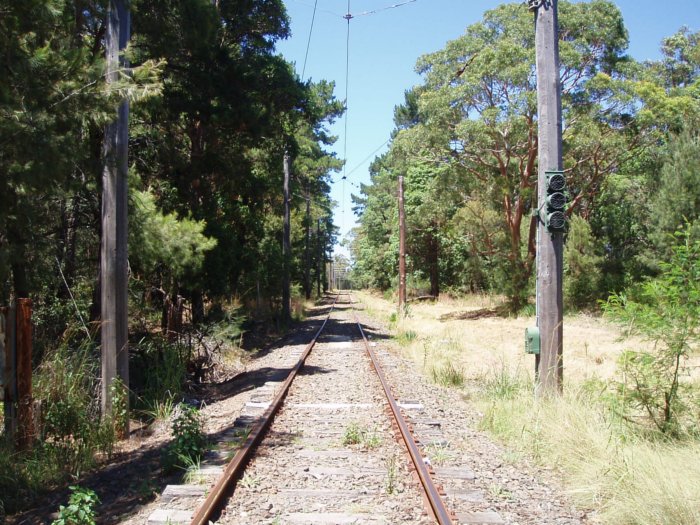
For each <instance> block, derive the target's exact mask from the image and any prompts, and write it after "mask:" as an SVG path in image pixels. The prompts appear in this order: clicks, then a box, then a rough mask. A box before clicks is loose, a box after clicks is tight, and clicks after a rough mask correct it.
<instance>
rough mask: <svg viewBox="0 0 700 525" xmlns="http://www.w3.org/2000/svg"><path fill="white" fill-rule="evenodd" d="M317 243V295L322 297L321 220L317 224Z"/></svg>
mask: <svg viewBox="0 0 700 525" xmlns="http://www.w3.org/2000/svg"><path fill="white" fill-rule="evenodd" d="M316 242H317V243H318V258H317V259H316V295H317V296H318V297H321V265H322V264H323V242H322V241H321V218H320V217H319V219H318V220H317V222H316Z"/></svg>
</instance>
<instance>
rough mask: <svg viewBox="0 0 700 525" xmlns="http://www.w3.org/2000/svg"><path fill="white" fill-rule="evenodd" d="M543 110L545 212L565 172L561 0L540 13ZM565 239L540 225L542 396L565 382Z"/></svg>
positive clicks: (541, 196) (540, 189)
mask: <svg viewBox="0 0 700 525" xmlns="http://www.w3.org/2000/svg"><path fill="white" fill-rule="evenodd" d="M535 9H536V11H535V46H536V65H537V110H538V119H537V121H538V126H539V130H538V132H539V137H538V138H539V151H538V156H539V171H538V181H537V194H538V201H539V203H540V204H539V206H538V207H539V208H540V209H542V208H543V206H542V204H543V203H544V202H545V198H546V195H547V181H546V172H547V171H554V170H561V169H562V139H561V135H562V123H561V84H560V79H559V39H558V35H559V29H558V19H557V0H544V1H542V2H540V3H539V7H535ZM563 266H564V265H563V234H562V233H560V232H555V233H552V232H550V231H548V229H547V228H546V227H545V225H544V224H543V221H541V220H540V221H539V225H538V229H537V298H536V301H537V325H538V327H539V330H540V342H541V347H540V354H539V355H538V356H537V357H536V364H535V366H536V375H537V393H538V395H556V394H558V393H560V392H561V390H562V377H563V370H564V368H563V333H564V330H563V320H564V316H563V313H564V308H563V293H562V278H563Z"/></svg>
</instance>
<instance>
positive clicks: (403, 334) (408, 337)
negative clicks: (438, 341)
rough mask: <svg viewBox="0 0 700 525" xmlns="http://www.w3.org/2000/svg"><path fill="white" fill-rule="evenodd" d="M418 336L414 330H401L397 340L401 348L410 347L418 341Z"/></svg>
mask: <svg viewBox="0 0 700 525" xmlns="http://www.w3.org/2000/svg"><path fill="white" fill-rule="evenodd" d="M417 337H418V334H417V333H416V332H414V331H413V330H401V331H400V332H399V334H398V335H397V336H396V340H397V341H398V343H399V344H400V345H401V346H408V345H410V344H411V343H412V342H413V341H415V340H416V338H417Z"/></svg>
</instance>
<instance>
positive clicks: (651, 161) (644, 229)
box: [351, 0, 700, 311]
mask: <svg viewBox="0 0 700 525" xmlns="http://www.w3.org/2000/svg"><path fill="white" fill-rule="evenodd" d="M559 23H560V74H561V86H562V105H563V142H564V169H565V175H566V178H567V186H568V190H567V191H568V206H567V210H566V214H567V216H568V222H569V227H568V232H567V234H566V244H565V255H564V257H565V300H566V302H567V303H568V304H569V305H570V306H573V307H576V308H586V307H591V306H594V305H595V304H596V301H597V300H599V299H602V298H607V296H608V294H609V293H610V292H617V291H620V290H623V289H625V288H626V287H628V286H631V285H633V284H635V283H639V282H641V281H643V280H644V279H645V278H646V277H650V276H655V275H657V274H658V273H659V272H660V269H661V267H662V263H663V262H664V261H666V260H668V259H669V258H670V255H671V252H672V245H673V242H674V241H673V234H674V232H676V231H677V230H678V229H679V227H683V226H684V225H685V224H688V228H690V230H692V231H693V232H694V235H695V236H697V234H698V233H699V232H700V230H699V229H698V228H699V227H700V222H699V220H698V218H699V215H700V206H698V205H699V204H700V202H699V199H700V186H699V184H700V173H699V172H698V166H699V165H700V142H699V136H698V129H699V128H698V122H699V120H698V117H699V115H700V45H699V40H700V32H693V31H691V30H690V29H688V28H681V29H680V30H679V31H678V32H677V33H676V34H674V35H672V36H669V37H667V38H665V39H664V40H663V41H662V42H661V55H662V58H661V59H660V60H655V61H646V62H638V61H635V60H634V59H632V58H631V57H630V56H629V55H627V54H626V51H627V47H628V42H629V36H628V32H627V30H626V28H625V25H624V21H623V18H622V14H621V12H620V10H619V9H618V8H617V7H616V6H615V5H614V3H612V2H609V1H606V0H594V1H592V2H581V3H571V2H566V1H561V2H560V3H559ZM416 70H417V72H418V73H420V74H421V75H422V78H423V81H422V83H421V84H419V85H417V86H415V87H413V88H412V89H410V90H408V91H407V92H406V93H405V102H404V103H403V104H402V105H400V106H398V107H396V108H395V112H394V121H395V129H394V131H393V132H392V142H391V147H390V149H389V151H388V152H387V153H385V154H383V155H382V156H380V157H377V158H376V159H375V161H374V162H373V164H372V166H371V168H370V172H371V184H369V185H363V186H362V187H361V191H360V194H359V195H354V196H353V200H354V205H355V208H354V210H355V213H356V214H357V215H358V217H359V226H358V227H357V228H356V229H355V231H354V232H353V234H352V239H351V245H352V253H353V256H354V259H355V271H354V278H355V281H356V282H357V283H359V284H360V285H362V286H370V287H375V288H379V289H382V290H388V289H391V288H392V287H394V286H395V285H396V281H397V271H396V268H397V265H398V262H397V261H398V219H397V211H396V210H397V206H396V188H397V178H398V176H399V175H403V176H404V180H405V192H406V195H405V205H406V214H407V225H408V233H407V235H408V241H407V247H408V267H409V282H412V283H413V287H414V288H416V289H418V290H420V291H421V292H423V293H430V294H431V295H435V296H437V295H438V294H439V293H440V292H441V291H444V290H449V291H451V292H455V293H465V292H467V293H468V292H477V291H484V292H493V293H498V294H503V295H504V296H505V297H506V298H507V303H508V307H509V309H510V310H511V311H518V310H520V309H522V308H523V307H525V306H526V305H527V304H528V298H529V297H531V296H532V295H533V290H532V289H533V286H534V277H533V273H534V272H533V270H534V261H535V255H536V254H535V246H536V243H535V240H536V239H535V233H536V222H535V221H536V219H535V218H534V217H533V212H536V208H537V196H536V180H537V147H538V144H537V100H536V71H535V44H534V30H533V20H532V14H531V13H530V12H528V10H527V9H526V8H525V7H524V6H523V5H522V4H504V5H501V6H499V7H497V8H495V9H493V10H490V11H488V12H486V13H485V14H484V16H483V19H482V20H481V21H480V22H477V23H475V24H473V25H470V26H469V27H467V29H466V31H465V34H464V35H463V36H461V37H460V38H458V39H456V40H453V41H450V42H448V43H447V44H446V46H445V47H444V48H443V49H441V50H439V51H437V52H434V53H430V54H427V55H425V56H422V57H420V58H419V59H418V61H417V64H416Z"/></svg>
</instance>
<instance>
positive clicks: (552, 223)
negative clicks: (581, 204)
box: [545, 211, 566, 232]
mask: <svg viewBox="0 0 700 525" xmlns="http://www.w3.org/2000/svg"><path fill="white" fill-rule="evenodd" d="M545 226H546V227H547V229H548V230H549V231H550V232H563V231H565V230H566V215H565V214H564V212H563V211H554V212H552V213H548V214H547V218H546V221H545Z"/></svg>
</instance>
